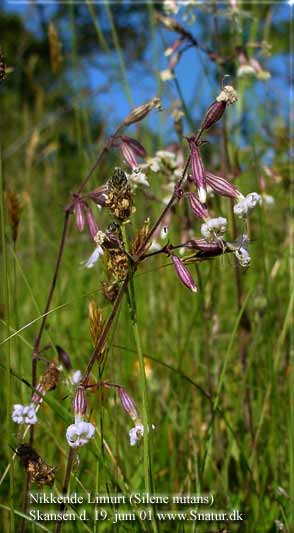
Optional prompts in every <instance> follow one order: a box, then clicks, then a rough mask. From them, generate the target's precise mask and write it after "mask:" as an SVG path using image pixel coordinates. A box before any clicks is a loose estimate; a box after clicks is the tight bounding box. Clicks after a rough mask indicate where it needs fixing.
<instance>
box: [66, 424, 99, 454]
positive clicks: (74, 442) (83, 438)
mask: <svg viewBox="0 0 294 533" xmlns="http://www.w3.org/2000/svg"><path fill="white" fill-rule="evenodd" d="M94 433H95V427H94V426H93V424H91V423H90V422H84V421H80V422H77V423H76V424H71V425H70V426H68V428H67V430H66V438H67V442H68V444H69V445H70V446H71V447H72V448H78V447H79V446H84V444H87V442H88V441H89V440H90V439H92V437H93V436H94Z"/></svg>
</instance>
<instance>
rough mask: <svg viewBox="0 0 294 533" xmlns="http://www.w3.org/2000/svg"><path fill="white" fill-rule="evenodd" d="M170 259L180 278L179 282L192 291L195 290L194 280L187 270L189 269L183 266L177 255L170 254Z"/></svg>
mask: <svg viewBox="0 0 294 533" xmlns="http://www.w3.org/2000/svg"><path fill="white" fill-rule="evenodd" d="M171 260H172V262H173V264H174V266H175V269H176V273H177V275H178V277H179V279H180V280H181V282H182V283H183V284H184V285H186V287H188V289H190V290H191V291H192V292H197V287H196V285H195V283H194V280H193V278H192V276H191V274H190V272H189V270H188V269H187V268H186V267H185V265H184V263H183V261H181V259H180V258H179V257H178V256H177V255H172V256H171Z"/></svg>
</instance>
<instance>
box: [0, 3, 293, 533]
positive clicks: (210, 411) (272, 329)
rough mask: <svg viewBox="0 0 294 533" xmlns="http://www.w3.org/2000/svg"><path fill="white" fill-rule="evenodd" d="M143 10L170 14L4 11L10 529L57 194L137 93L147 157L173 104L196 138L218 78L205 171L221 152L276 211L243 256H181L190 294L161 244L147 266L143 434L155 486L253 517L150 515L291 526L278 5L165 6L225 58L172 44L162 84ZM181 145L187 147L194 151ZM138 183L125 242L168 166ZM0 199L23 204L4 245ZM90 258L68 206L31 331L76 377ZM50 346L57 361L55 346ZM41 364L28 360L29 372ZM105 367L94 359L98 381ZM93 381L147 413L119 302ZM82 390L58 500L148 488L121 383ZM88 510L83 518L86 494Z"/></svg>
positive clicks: (59, 204)
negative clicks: (73, 453) (20, 419)
mask: <svg viewBox="0 0 294 533" xmlns="http://www.w3.org/2000/svg"><path fill="white" fill-rule="evenodd" d="M291 9H292V8H291ZM155 10H159V11H161V12H162V13H163V5H162V4H161V3H158V4H156V5H153V4H152V2H150V3H149V4H148V3H146V4H137V5H136V4H135V2H134V3H125V2H116V3H109V4H108V3H102V4H91V3H88V2H87V1H85V2H84V3H83V4H76V5H75V4H74V3H70V2H69V3H60V4H59V3H57V4H50V5H42V4H41V3H38V2H36V3H35V2H32V3H30V2H27V4H22V5H19V4H17V3H15V4H7V5H5V6H4V7H3V8H2V10H1V12H0V46H1V49H2V52H3V55H4V57H5V63H6V66H7V74H6V79H5V80H3V81H2V82H1V84H0V101H1V111H0V116H1V128H0V148H1V154H0V158H1V236H2V239H1V242H2V256H1V259H2V267H1V280H2V289H1V291H2V294H1V296H2V297H1V302H3V303H2V304H1V331H2V333H1V362H0V364H1V387H0V397H1V405H2V416H1V425H2V439H1V472H0V478H1V485H0V494H1V510H2V518H1V530H2V531H5V532H8V531H20V527H21V513H22V508H23V493H24V483H25V471H24V469H23V468H22V467H21V465H20V462H19V460H18V458H16V459H15V460H12V456H13V449H15V448H16V447H17V446H18V444H19V440H18V429H19V427H18V426H17V425H16V424H14V423H13V422H12V420H11V411H12V405H13V404H15V403H22V404H27V403H29V401H30V395H31V390H30V387H29V384H30V383H31V355H32V348H33V343H34V339H35V336H36V334H37V331H38V324H40V319H39V317H40V316H41V315H42V313H43V312H44V308H45V304H46V300H47V295H48V291H49V288H50V283H51V280H52V276H53V272H54V268H55V262H56V257H57V253H58V247H59V242H60V236H61V230H62V221H63V209H64V206H65V205H66V204H67V203H68V202H69V200H70V194H71V192H73V191H75V190H76V189H77V187H78V185H79V184H80V182H81V180H82V179H83V178H84V177H85V176H86V174H87V172H88V171H89V169H90V167H91V165H92V164H93V162H94V161H95V157H97V154H98V153H99V150H100V149H101V147H102V145H103V143H104V142H105V140H106V138H107V135H109V134H111V133H112V132H114V131H115V129H116V128H117V126H118V125H119V124H120V122H121V121H122V120H123V118H124V117H126V115H127V114H128V113H129V110H130V109H131V108H132V107H133V106H134V105H140V104H141V103H143V102H145V101H147V100H148V99H150V98H151V97H153V96H155V95H158V96H160V97H161V99H162V107H163V111H162V112H158V111H156V110H155V111H152V112H151V113H150V115H148V117H147V118H146V120H144V121H142V122H141V123H139V124H138V125H136V126H131V127H130V128H129V129H128V130H126V134H128V135H130V136H132V137H134V138H136V139H138V140H139V141H140V142H141V143H142V144H143V145H144V147H145V148H146V151H147V153H148V155H149V156H153V155H154V154H155V152H156V150H160V149H161V150H162V149H164V148H166V147H167V146H168V145H170V144H171V143H179V142H180V141H179V138H178V137H177V134H176V132H175V130H174V126H173V120H172V118H171V113H172V111H173V109H174V108H175V107H177V108H178V109H181V110H182V111H183V113H184V117H183V128H184V135H191V134H192V133H193V132H194V133H195V132H196V131H197V128H198V127H199V124H200V121H201V118H202V117H203V115H204V112H205V110H206V108H207V107H208V105H209V104H210V103H211V102H212V101H213V100H214V99H215V97H216V96H217V94H218V93H219V91H220V80H221V79H222V77H223V75H224V74H228V75H230V76H231V78H228V82H227V81H226V83H230V84H232V85H233V86H234V87H235V88H236V90H237V91H238V94H239V100H238V102H237V103H236V104H235V105H234V106H230V107H229V109H227V111H226V114H225V120H222V121H220V122H219V123H217V124H216V125H215V127H214V128H212V129H211V130H210V131H209V132H208V133H207V135H206V136H205V138H206V139H207V140H208V141H209V143H208V144H207V145H205V146H204V148H203V150H202V154H203V158H204V161H205V165H206V166H207V167H208V168H209V169H210V170H211V171H215V172H223V173H224V172H226V170H228V164H229V167H230V168H231V171H230V172H229V177H230V178H232V177H234V183H235V184H236V185H237V186H238V188H239V189H240V190H241V191H242V192H243V193H244V194H247V193H249V192H251V191H257V192H260V186H261V183H263V184H264V185H265V191H266V193H267V194H268V195H271V196H272V197H273V198H274V204H273V205H272V206H270V207H267V206H264V205H263V206H261V207H258V208H257V209H256V210H255V211H254V212H253V213H252V215H251V216H250V219H249V232H250V240H251V242H250V253H251V256H252V262H251V266H250V268H249V269H247V270H246V269H245V270H244V269H243V270H238V271H237V268H238V267H237V265H236V263H235V261H234V258H233V256H231V254H227V255H225V256H223V257H219V258H216V259H213V260H211V261H207V262H201V263H197V264H193V265H191V267H190V271H191V273H192V275H193V277H194V279H195V282H196V284H197V286H198V293H197V294H193V293H192V292H189V291H188V289H187V288H186V287H184V285H182V284H181V283H180V281H179V280H178V278H177V277H176V274H175V271H174V269H173V267H172V266H171V265H170V264H169V263H170V261H169V260H168V258H167V257H162V256H155V257H154V258H152V259H150V260H148V261H145V262H144V263H143V264H142V265H140V268H139V269H138V271H137V273H136V275H135V291H136V302H137V313H138V329H139V333H140V337H141V345H142V350H143V353H144V357H145V367H146V374H147V382H148V393H149V402H150V413H151V417H152V420H151V422H152V423H153V424H154V425H155V426H156V428H155V430H154V431H153V432H152V438H151V443H150V445H151V456H152V464H153V469H152V477H153V483H154V491H155V493H156V494H169V495H172V494H178V493H179V494H188V493H190V494H196V493H197V494H206V493H212V494H213V495H214V499H215V503H214V505H213V510H225V511H230V510H232V509H239V510H240V512H242V513H244V515H245V516H246V520H245V522H243V523H238V522H236V523H233V522H230V523H229V524H228V523H227V524H226V523H218V524H217V523H213V522H202V523H199V522H195V523H192V522H191V523H190V524H186V525H184V524H183V523H181V522H173V523H158V524H157V527H158V530H159V531H166V532H168V531H178V532H182V531H193V532H198V531H199V532H202V531H203V532H212V531H214V532H216V531H232V532H237V531H244V532H245V531H246V532H248V533H253V532H254V533H255V532H258V533H259V532H260V533H261V532H276V531H279V530H282V531H288V532H293V531H294V389H293V385H294V361H293V357H294V355H293V331H292V326H293V314H292V310H293V294H294V293H293V247H292V248H291V243H292V242H293V241H292V239H293V206H291V194H292V187H293V181H291V179H292V180H293V174H292V176H291V167H290V163H289V140H288V139H289V113H290V104H289V86H290V83H291V71H290V45H289V36H290V24H291V22H290V19H291V17H290V15H291V11H290V7H289V6H288V5H287V4H286V3H280V2H277V3H274V2H272V3H262V4H261V3H253V2H239V1H238V2H237V4H236V5H235V7H234V2H227V3H222V4H219V3H217V2H216V3H214V2H209V3H208V2H204V3H203V4H198V5H192V2H191V5H189V7H183V6H182V7H181V8H180V10H179V11H178V13H177V14H176V15H173V14H171V15H169V16H171V18H173V19H175V20H177V21H178V22H179V23H180V24H182V25H183V27H185V28H186V29H188V31H190V32H191V33H193V35H194V36H195V37H196V38H197V40H198V41H199V43H201V44H202V46H203V47H205V48H206V49H208V50H210V51H214V52H216V53H217V61H215V60H212V58H211V55H209V54H208V53H207V52H203V51H202V50H200V49H199V48H191V49H189V50H188V51H187V52H185V53H183V55H182V57H181V59H180V62H179V64H178V65H177V66H176V67H175V79H173V80H170V81H163V80H162V79H161V77H160V72H161V71H163V70H165V69H166V68H167V63H168V60H169V59H168V58H166V57H165V55H164V50H165V49H166V48H167V47H168V46H170V45H171V44H172V43H173V42H174V41H175V39H176V38H177V37H178V36H177V34H176V33H175V32H172V31H168V30H167V29H166V28H164V27H163V26H162V25H160V24H158V23H156V22H155V18H154V13H155ZM48 35H49V37H48ZM50 35H51V37H50ZM52 35H53V37H52ZM261 43H263V44H262V46H261V47H260V46H257V45H261ZM254 44H255V45H256V46H254ZM240 46H242V47H244V49H245V50H246V53H247V54H248V57H249V58H250V57H254V58H256V59H258V61H259V62H260V64H261V65H262V67H263V69H264V70H265V71H267V72H269V73H270V77H269V79H267V80H266V81H263V80H260V79H257V78H256V77H249V78H248V77H246V76H245V77H242V78H241V77H238V76H237V72H238V68H239V66H240V65H239V64H238V53H237V52H236V50H237V47H240ZM292 74H293V72H292ZM292 82H293V80H292ZM181 142H182V145H183V147H184V150H185V153H186V154H187V146H186V145H187V143H186V141H185V140H184V139H183V140H182V141H181ZM228 159H229V161H228ZM116 165H123V163H122V161H121V159H120V157H119V151H118V150H114V151H111V152H109V154H107V156H106V157H105V158H104V160H103V161H102V163H101V165H99V167H98V168H97V170H96V171H95V173H94V175H93V177H92V178H91V181H90V183H89V185H88V188H87V190H92V189H94V188H95V187H97V186H99V185H101V184H103V183H104V182H105V181H106V180H107V179H108V177H109V176H110V175H111V171H112V169H113V167H114V166H116ZM149 179H150V189H148V190H147V189H144V188H143V187H138V189H137V191H136V196H135V205H136V212H135V213H134V215H133V216H132V224H133V228H135V229H130V228H128V231H129V235H131V234H132V235H134V234H135V233H136V230H138V229H139V228H140V227H141V226H142V224H143V222H144V220H145V219H146V218H147V217H150V219H151V223H152V222H154V221H155V219H156V216H158V215H159V213H160V211H161V209H162V204H161V199H162V198H163V197H164V196H166V194H167V192H166V189H164V187H163V183H162V180H161V176H160V175H159V174H155V173H152V172H151V173H150V175H149ZM146 191H147V192H146ZM151 193H152V194H153V195H154V197H155V199H154V198H153V196H152V194H151ZM9 197H10V198H13V199H14V201H15V200H16V199H17V201H18V202H19V205H20V206H21V210H20V212H19V217H20V220H19V226H18V232H17V238H16V239H13V231H12V229H13V227H12V226H13V224H12V221H11V203H10V204H9ZM210 202H211V208H212V210H213V211H214V212H215V213H218V215H217V216H220V215H221V216H226V217H227V218H228V220H229V232H228V233H229V235H230V236H232V235H233V230H232V216H231V208H230V201H229V200H228V199H226V198H221V197H214V198H213V199H212V200H210ZM9 206H10V207H9ZM16 209H17V208H16ZM17 211H18V209H17ZM95 216H96V219H97V222H98V223H99V225H101V227H102V228H105V227H106V226H107V224H109V222H110V221H111V219H110V217H109V214H107V213H106V214H105V213H104V211H101V212H100V211H99V210H98V209H97V211H95ZM186 216H187V214H186V212H185V209H184V206H182V205H181V204H180V205H179V207H177V208H176V209H175V210H174V211H173V214H172V220H171V225H170V230H169V239H170V241H171V242H172V243H173V244H176V243H178V242H180V239H181V235H182V233H183V230H184V229H185V221H186ZM192 226H193V230H194V232H195V236H196V237H198V238H199V236H200V223H199V221H197V219H194V218H193V219H192ZM14 227H15V220H14ZM237 227H238V235H240V234H241V233H242V232H243V225H242V223H240V221H238V220H237ZM132 232H133V233H132ZM231 240H232V239H231ZM92 251H93V245H92V244H91V242H90V240H89V236H88V233H87V231H86V230H85V231H84V232H83V233H79V232H78V231H77V230H76V228H75V225H74V217H73V216H71V217H70V229H69V234H68V238H67V242H66V247H65V252H64V257H63V260H62V265H61V271H60V275H59V277H58V280H57V285H56V290H55V293H54V298H53V302H52V305H51V310H52V313H51V314H50V315H49V317H48V320H47V323H46V329H45V332H44V335H43V339H42V343H41V348H44V347H45V346H46V345H48V344H49V343H52V344H54V345H60V346H62V347H63V349H64V350H66V352H68V354H69V355H70V358H71V362H72V367H73V369H75V370H76V369H80V370H81V371H82V372H83V371H84V370H85V368H86V365H87V362H88V360H89V357H90V354H91V352H92V350H93V343H92V340H91V336H90V331H89V316H88V305H89V302H90V301H91V300H94V301H95V302H96V304H97V306H98V307H100V308H102V309H103V316H104V319H106V318H107V316H108V315H109V313H110V310H111V304H110V303H109V302H107V301H106V300H105V298H104V297H103V295H102V293H101V282H102V281H103V280H104V279H105V269H104V266H103V261H102V260H101V261H100V262H98V263H97V264H96V265H95V266H94V267H93V269H87V268H85V266H84V265H83V264H82V262H84V261H86V260H87V258H88V257H89V255H90V254H91V253H92ZM291 254H292V255H291ZM291 261H292V263H291ZM238 273H239V274H238ZM238 275H239V276H240V286H239V289H240V291H239V297H238V293H237V285H236V279H237V278H238ZM240 305H241V308H242V312H241V313H240ZM15 332H17V333H16V334H15V335H13V334H14V333H15ZM11 335H13V337H12V338H11V339H10V340H7V338H8V337H10V336H11ZM43 355H44V356H45V357H47V358H48V359H50V360H53V359H54V358H55V357H56V353H55V351H54V349H49V350H47V351H45V352H43ZM45 368H46V365H45V363H44V362H43V363H42V361H41V362H39V363H38V375H40V374H41V373H42V372H44V370H45ZM66 377H67V376H66V372H63V373H62V376H61V378H60V381H59V384H58V386H57V388H56V389H55V390H54V391H52V392H50V393H48V401H44V403H43V404H42V406H41V409H40V411H39V414H38V424H37V425H36V427H35V443H34V447H35V448H36V450H37V451H38V453H39V454H40V455H41V456H42V457H43V458H44V459H45V461H46V462H47V463H48V464H50V465H54V466H56V481H55V484H54V486H53V488H52V489H51V488H48V487H45V488H44V490H45V491H47V492H50V491H51V490H52V492H53V493H54V494H59V493H60V492H61V490H62V483H63V478H64V471H65V466H66V460H67V454H68V449H69V447H68V444H67V441H66V438H65V431H66V427H67V426H68V425H69V424H71V423H72V417H73V415H72V409H71V401H72V389H69V387H68V385H67V384H66V383H65V378H66ZM98 379H99V376H98V372H97V368H96V367H95V366H94V370H93V372H92V381H93V382H94V381H95V380H96V381H97V380H98ZM103 379H106V380H108V381H111V382H113V383H118V384H120V385H122V386H124V387H125V388H126V390H127V391H128V393H129V394H130V395H131V396H132V398H133V399H134V400H135V402H136V404H137V406H138V408H139V409H140V411H141V409H142V393H143V391H142V380H141V378H140V370H139V363H138V354H137V349H136V343H135V340H134V333H133V329H132V326H131V322H130V317H129V312H128V305H127V301H126V299H124V300H123V302H122V305H121V308H120V311H119V314H118V316H117V318H116V320H115V322H114V325H113V327H112V330H111V333H110V336H109V338H108V341H107V359H106V363H105V367H104V372H103ZM87 399H88V405H89V409H88V412H89V413H90V419H91V421H92V422H93V423H94V424H95V425H96V427H97V432H96V436H95V439H93V440H91V441H90V442H89V443H88V444H87V445H86V446H84V447H82V448H81V449H80V450H79V458H80V465H79V467H78V466H77V467H76V468H75V470H74V472H73V473H72V477H71V483H70V492H79V493H80V494H82V495H83V494H86V493H87V492H92V493H95V492H100V493H107V492H109V493H111V494H114V493H116V492H121V493H125V494H129V493H131V492H145V491H146V487H145V482H144V461H143V442H141V443H139V445H138V446H135V447H131V446H130V443H129V435H128V431H129V430H130V429H131V427H132V421H131V420H130V418H129V417H128V416H127V415H126V413H125V412H124V411H123V410H122V408H121V405H120V402H119V399H118V396H117V394H116V393H115V391H113V390H105V391H103V394H102V395H101V394H99V392H97V391H96V392H95V390H90V391H89V393H87ZM216 405H217V409H216V408H215V406H216ZM102 437H103V440H102ZM7 465H10V468H9V470H8V469H7V471H6V468H7ZM5 473H6V475H5V476H4V475H3V474H5ZM33 488H34V489H35V490H37V487H36V486H34V487H33ZM41 490H43V488H42V489H41ZM170 508H171V507H170ZM175 509H176V508H175ZM202 509H203V508H202ZM209 510H211V508H209ZM112 511H113V510H112ZM89 512H90V514H93V506H91V507H90V506H89ZM152 527H153V528H154V527H156V525H155V526H154V525H153V526H152V525H151V523H148V522H140V521H136V522H122V523H120V524H119V525H112V524H109V523H108V524H107V523H103V522H96V524H95V523H94V522H93V521H92V519H90V520H89V521H88V522H86V523H82V522H75V523H68V524H66V523H64V525H63V528H62V531H64V532H71V531H73V530H74V531H98V530H99V531H118V530H119V531H152ZM42 528H43V529H42ZM42 530H45V531H54V530H55V526H54V524H53V523H45V522H43V523H39V524H38V523H28V524H27V527H26V531H32V532H38V531H42Z"/></svg>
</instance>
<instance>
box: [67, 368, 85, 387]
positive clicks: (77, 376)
mask: <svg viewBox="0 0 294 533" xmlns="http://www.w3.org/2000/svg"><path fill="white" fill-rule="evenodd" d="M81 378H82V372H81V371H80V370H75V371H74V372H73V373H72V375H71V378H70V381H71V383H72V385H78V383H80V381H81Z"/></svg>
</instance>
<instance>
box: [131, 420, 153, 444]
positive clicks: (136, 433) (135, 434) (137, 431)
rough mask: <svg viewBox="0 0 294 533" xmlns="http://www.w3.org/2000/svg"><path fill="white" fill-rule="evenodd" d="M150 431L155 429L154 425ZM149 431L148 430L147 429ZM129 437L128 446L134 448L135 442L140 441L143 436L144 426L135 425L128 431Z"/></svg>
mask: <svg viewBox="0 0 294 533" xmlns="http://www.w3.org/2000/svg"><path fill="white" fill-rule="evenodd" d="M151 427H152V429H155V426H154V424H152V426H151ZM148 431H149V428H148ZM129 435H130V444H131V446H135V444H137V441H139V440H141V439H142V438H143V435H144V426H143V425H142V424H136V426H135V427H134V428H132V429H130V431H129Z"/></svg>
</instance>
